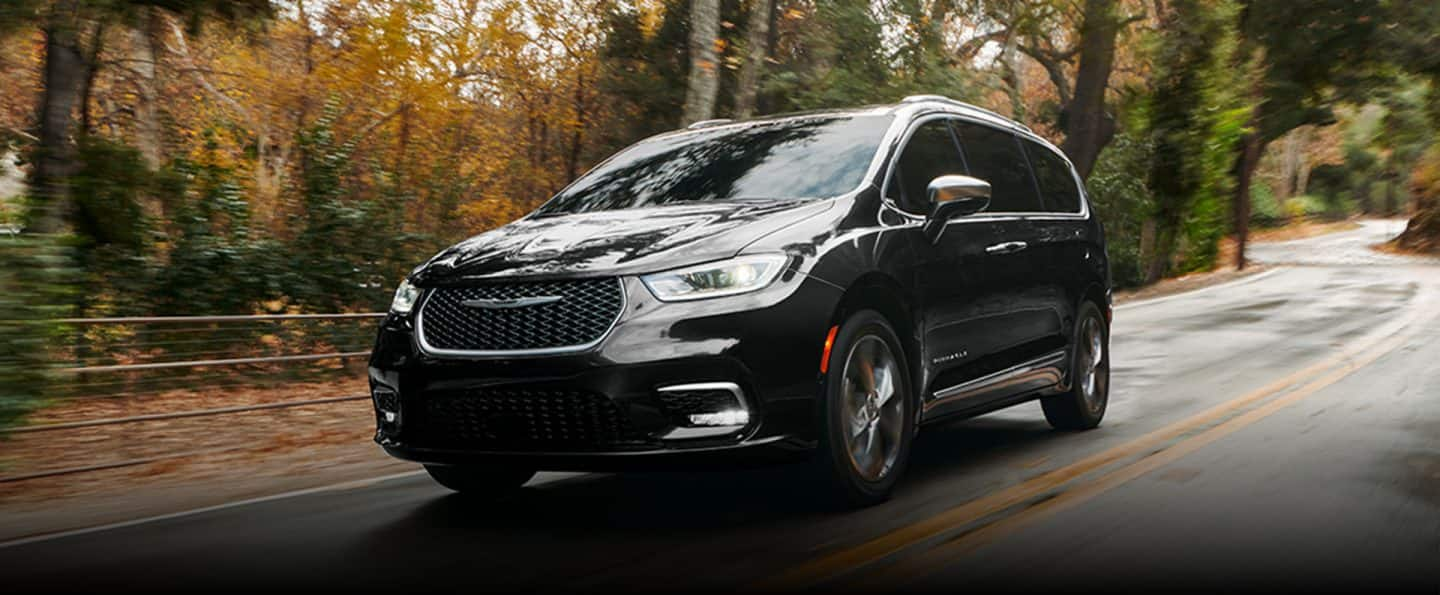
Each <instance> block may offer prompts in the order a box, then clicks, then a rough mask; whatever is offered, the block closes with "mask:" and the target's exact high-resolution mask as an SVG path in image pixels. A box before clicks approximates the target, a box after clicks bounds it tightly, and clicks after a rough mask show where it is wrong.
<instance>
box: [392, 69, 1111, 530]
mask: <svg viewBox="0 0 1440 595" xmlns="http://www.w3.org/2000/svg"><path fill="white" fill-rule="evenodd" d="M1110 303H1111V297H1110V283H1109V264H1108V260H1107V257H1106V253H1105V241H1104V235H1103V231H1102V229H1101V226H1100V223H1099V221H1098V220H1097V219H1096V217H1095V216H1094V214H1093V213H1092V211H1091V209H1090V205H1089V201H1088V199H1087V197H1086V194H1085V190H1084V186H1083V185H1082V184H1081V182H1080V180H1079V178H1078V177H1077V176H1076V173H1075V171H1074V168H1073V167H1072V166H1071V164H1070V162H1069V161H1067V160H1066V158H1065V157H1064V156H1063V155H1062V154H1061V153H1060V152H1059V151H1058V150H1056V148H1055V147H1054V146H1052V145H1051V144H1050V143H1047V142H1046V141H1045V140H1043V139H1041V138H1040V137H1039V136H1036V135H1035V134H1033V133H1032V132H1031V131H1030V130H1029V129H1028V128H1026V127H1024V126H1022V125H1020V124H1017V123H1015V122H1013V121H1010V120H1008V119H1006V118H1003V117H1000V116H998V115H997V114H994V113H992V112H989V111H986V110H983V109H980V108H977V107H974V106H971V105H968V104H964V103H961V102H958V101H954V100H951V99H948V98H945V97H939V96H916V97H908V98H906V99H905V100H903V101H901V102H900V103H898V104H895V105H886V106H872V107H865V108H858V109H853V110H840V111H824V112H810V113H801V114H789V115H781V116H774V117H768V118H761V119H756V120H750V121H744V122H729V121H706V122H701V123H698V124H695V125H693V126H691V127H690V128H689V129H686V130H680V131H676V132H671V133H666V134H661V135H658V136H655V137H652V138H649V139H646V140H643V141H641V142H639V143H637V144H635V145H633V146H631V147H629V148H627V149H625V150H623V151H621V152H620V153H618V154H616V155H615V156H613V157H611V158H610V159H608V160H606V161H605V162H603V163H601V164H600V165H598V166H596V167H595V168H594V169H592V170H591V171H589V172H588V173H586V174H585V175H583V176H581V177H580V178H579V179H577V180H575V181H574V182H573V183H571V184H570V185H569V186H568V187H566V188H565V189H564V190H562V191H561V192H560V193H559V194H557V195H556V196H555V197H553V198H552V199H550V200H549V201H548V202H546V203H544V204H543V205H541V206H540V207H539V208H538V209H536V210H535V211H534V212H532V213H530V214H529V215H526V216H525V217H523V218H521V219H520V220H518V221H515V222H514V223H511V224H509V225H506V226H504V227H501V228H499V229H495V230H492V231H489V232H486V233H483V234H480V235H477V236H475V237H472V238H470V239H468V240H465V241H463V242H461V243H459V244H457V245H455V246H453V247H451V248H448V249H446V250H444V251H443V252H441V253H439V254H437V255H436V256H434V257H433V258H431V259H430V260H429V261H428V262H426V263H424V264H423V265H421V266H420V267H418V268H416V269H415V270H414V271H413V272H412V273H411V274H410V276H409V278H408V279H407V280H406V281H405V282H404V283H402V285H401V287H400V288H399V290H397V291H396V294H395V299H394V303H393V304H392V306H391V310H390V313H389V315H388V316H387V317H386V318H385V320H384V322H383V323H382V325H381V329H380V332H379V337H378V339H377V341H376V344H375V349H374V353H373V355H372V356H371V359H370V365H369V374H370V386H371V391H372V395H373V397H374V405H375V413H376V421H377V424H378V431H377V433H376V436H375V439H376V441H377V442H378V443H379V444H381V445H382V446H383V447H384V448H385V450H386V451H387V452H388V453H390V454H391V455H393V456H396V457H400V458H403V459H408V460H413V461H418V462H421V463H424V465H425V468H426V469H427V470H428V471H429V472H430V474H431V475H432V476H433V477H434V479H435V480H436V481H438V482H439V483H440V484H442V485H444V486H446V487H449V488H451V489H454V490H457V491H460V492H464V493H469V494H478V495H487V496H488V495H495V494H500V493H504V492H506V491H509V490H513V489H515V488H517V487H519V486H521V485H522V484H524V483H525V482H526V481H527V480H528V479H530V477H532V476H533V475H534V474H535V472H536V471H537V470H628V469H661V468H667V469H676V468H678V469H701V468H716V467H725V466H729V465H734V464H740V463H745V464H748V463H754V462H764V461H787V460H791V461H793V460H797V459H806V458H809V459H811V460H812V461H813V463H814V464H815V466H816V467H817V468H818V469H819V471H820V472H821V474H822V475H823V476H825V477H827V478H828V479H830V480H831V481H832V483H833V485H834V487H835V489H836V492H835V494H836V495H839V496H842V497H844V498H845V499H848V500H849V501H851V502H854V503H857V504H869V503H874V502H878V501H880V500H883V499H884V498H886V497H887V496H888V495H889V493H890V492H891V490H892V489H893V487H894V485H895V482H896V480H897V479H898V478H899V477H900V475H901V474H902V472H903V470H904V469H905V463H906V460H907V458H908V457H909V449H910V445H911V443H912V440H913V438H914V436H915V433H916V431H917V430H918V429H919V428H920V427H921V426H923V425H926V424H931V423H935V422H940V421H945V420H952V419H957V418H963V417H970V416H975V415H979V414H982V413H986V412H989V411H994V410H996V409H999V408H1002V407H1007V406H1010V405H1014V404H1017V403H1021V402H1024V401H1029V400H1033V399H1039V400H1040V403H1041V405H1042V406H1043V409H1044V412H1045V417H1046V419H1047V420H1049V422H1050V423H1051V424H1052V425H1053V426H1054V427H1056V428H1061V429H1066V430H1083V429H1088V428H1093V427H1095V426H1097V425H1098V424H1099V423H1100V420H1101V417H1102V416H1103V415H1104V413H1105V406H1106V401H1107V398H1108V384H1109V367H1110V366H1109V364H1110V361H1109V360H1110V357H1109V327H1110V317H1111V305H1110Z"/></svg>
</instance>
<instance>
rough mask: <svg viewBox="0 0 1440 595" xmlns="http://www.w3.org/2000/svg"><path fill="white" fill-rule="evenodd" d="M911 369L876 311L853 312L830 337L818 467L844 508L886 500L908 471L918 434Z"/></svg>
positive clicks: (892, 335) (895, 338)
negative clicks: (833, 335) (911, 386)
mask: <svg viewBox="0 0 1440 595" xmlns="http://www.w3.org/2000/svg"><path fill="white" fill-rule="evenodd" d="M908 369H909V368H908V367H906V363H905V352H904V351H903V350H902V349H901V348H900V341H899V339H898V338H897V337H896V335H895V331H894V330H893V329H892V328H891V327H890V324H889V323H888V322H886V320H885V318H884V317H883V316H881V315H880V314H878V313H876V312H873V311H869V310H866V311H861V312H859V313H857V314H855V315H854V316H852V317H850V319H849V320H846V321H845V324H843V325H841V327H840V330H839V331H838V332H837V333H836V335H835V342H834V344H833V347H832V348H831V351H830V361H829V362H828V363H827V373H826V379H825V399H824V401H823V406H822V412H821V413H822V420H823V422H824V431H823V432H822V434H821V452H820V460H819V464H820V467H821V472H822V474H823V475H824V476H826V477H827V478H828V479H829V480H830V484H831V485H832V486H834V487H835V488H837V494H838V495H839V496H840V498H841V500H842V501H843V502H844V503H847V504H850V505H855V506H869V505H872V504H876V503H879V502H883V501H884V500H886V499H887V498H889V497H890V493H891V491H892V490H893V489H894V488H895V484H896V482H897V481H898V480H899V478H900V475H901V474H902V472H903V471H904V469H905V465H906V462H907V460H908V459H909V457H910V443H911V440H912V438H913V437H914V430H915V429H914V425H915V424H914V419H915V412H914V409H913V406H914V405H913V403H914V398H913V396H912V395H911V392H910V382H909V377H908V373H907V370H908Z"/></svg>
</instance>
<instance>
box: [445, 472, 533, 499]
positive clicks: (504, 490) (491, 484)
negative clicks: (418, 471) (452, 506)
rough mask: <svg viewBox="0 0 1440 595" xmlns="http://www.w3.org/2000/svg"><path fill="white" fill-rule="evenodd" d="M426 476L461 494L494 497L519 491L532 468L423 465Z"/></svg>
mask: <svg viewBox="0 0 1440 595" xmlns="http://www.w3.org/2000/svg"><path fill="white" fill-rule="evenodd" d="M425 471H426V472H427V473H429V474H430V478H431V479H434V480H435V483H438V484H440V485H442V486H445V487H447V488H449V489H451V490H454V491H456V492H459V493H460V494H463V495H465V496H471V497H477V498H498V497H501V496H505V495H507V494H512V493H514V492H516V491H519V489H520V486H523V485H525V482H527V481H530V478H532V477H535V470H534V469H526V468H522V467H506V466H489V465H485V466H481V465H474V466H471V465H426V466H425Z"/></svg>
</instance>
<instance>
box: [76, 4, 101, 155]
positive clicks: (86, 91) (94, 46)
mask: <svg viewBox="0 0 1440 595" xmlns="http://www.w3.org/2000/svg"><path fill="white" fill-rule="evenodd" d="M104 44H105V23H103V22H101V23H95V27H94V28H93V29H91V33H90V44H89V46H90V51H89V55H88V56H86V57H85V81H84V82H83V83H81V85H80V99H79V103H80V134H81V135H87V134H90V133H91V132H94V128H93V126H94V118H93V117H91V112H90V103H91V101H90V100H91V99H92V98H93V97H94V95H95V77H96V76H97V75H99V74H100V51H101V48H102V47H103V46H104Z"/></svg>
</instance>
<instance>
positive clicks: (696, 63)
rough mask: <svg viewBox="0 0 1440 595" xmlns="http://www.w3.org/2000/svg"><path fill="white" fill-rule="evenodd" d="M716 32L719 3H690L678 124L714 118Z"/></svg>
mask: <svg viewBox="0 0 1440 595" xmlns="http://www.w3.org/2000/svg"><path fill="white" fill-rule="evenodd" d="M719 28H720V0H690V78H689V82H688V83H687V84H686V85H685V112H684V115H683V116H681V123H682V124H686V125H688V124H693V123H695V122H699V121H700V120H708V119H710V118H713V117H714V116H715V97H716V94H718V93H719V92H720V58H719V57H718V56H717V55H716V50H715V45H716V43H717V41H718V39H719V35H718V34H719Z"/></svg>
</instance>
